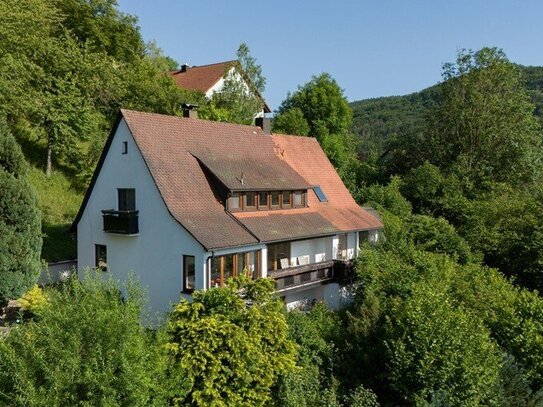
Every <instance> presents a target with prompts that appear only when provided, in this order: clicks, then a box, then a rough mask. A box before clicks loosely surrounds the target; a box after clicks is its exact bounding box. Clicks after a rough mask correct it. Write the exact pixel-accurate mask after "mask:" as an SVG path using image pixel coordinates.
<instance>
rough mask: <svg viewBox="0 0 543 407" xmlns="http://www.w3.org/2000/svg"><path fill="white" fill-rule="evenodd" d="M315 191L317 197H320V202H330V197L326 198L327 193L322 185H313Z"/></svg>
mask: <svg viewBox="0 0 543 407" xmlns="http://www.w3.org/2000/svg"><path fill="white" fill-rule="evenodd" d="M313 191H315V194H316V195H317V198H319V202H328V198H326V195H325V194H324V192H322V189H321V187H313Z"/></svg>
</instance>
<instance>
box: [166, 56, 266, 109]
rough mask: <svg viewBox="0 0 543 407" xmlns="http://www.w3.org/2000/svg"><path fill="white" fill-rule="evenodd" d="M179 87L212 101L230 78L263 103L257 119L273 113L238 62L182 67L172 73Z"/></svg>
mask: <svg viewBox="0 0 543 407" xmlns="http://www.w3.org/2000/svg"><path fill="white" fill-rule="evenodd" d="M169 74H170V76H171V77H172V78H173V80H174V81H175V83H176V84H177V86H179V87H180V88H183V89H188V90H197V91H200V92H202V93H203V94H204V95H205V97H206V98H207V99H211V97H212V96H213V93H215V92H220V91H221V89H222V88H223V86H224V81H225V79H226V78H228V77H229V76H232V77H233V78H235V79H236V80H239V81H242V82H243V83H244V84H245V86H246V90H247V92H252V93H253V94H255V95H256V96H257V97H258V98H259V99H260V100H261V101H262V110H261V111H260V112H256V113H255V116H256V117H262V116H263V115H264V114H265V113H271V109H270V108H269V106H268V105H267V103H266V101H265V100H264V98H263V97H262V95H260V93H259V92H258V91H257V90H256V89H255V88H254V86H252V84H251V81H250V79H249V78H248V77H247V75H245V73H244V72H243V69H242V68H241V66H240V65H239V62H237V61H226V62H218V63H216V64H209V65H202V66H192V67H191V66H188V65H182V66H181V69H179V70H176V71H170V72H169Z"/></svg>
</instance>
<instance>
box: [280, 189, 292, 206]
mask: <svg viewBox="0 0 543 407" xmlns="http://www.w3.org/2000/svg"><path fill="white" fill-rule="evenodd" d="M281 201H282V202H281V203H282V205H281V206H282V207H283V208H290V207H291V205H290V191H283V193H282V194H281Z"/></svg>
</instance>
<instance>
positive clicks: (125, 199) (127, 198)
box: [117, 188, 136, 211]
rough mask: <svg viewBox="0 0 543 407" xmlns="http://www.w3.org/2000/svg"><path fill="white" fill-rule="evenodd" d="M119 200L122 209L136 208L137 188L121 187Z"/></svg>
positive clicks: (130, 209)
mask: <svg viewBox="0 0 543 407" xmlns="http://www.w3.org/2000/svg"><path fill="white" fill-rule="evenodd" d="M117 192H118V202H119V210H120V211H135V210H136V190H135V189H133V188H119V189H118V190H117Z"/></svg>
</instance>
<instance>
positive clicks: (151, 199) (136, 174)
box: [77, 120, 205, 312]
mask: <svg viewBox="0 0 543 407" xmlns="http://www.w3.org/2000/svg"><path fill="white" fill-rule="evenodd" d="M123 141H126V142H128V154H122V142H123ZM117 188H135V190H136V209H138V210H139V235H138V236H124V235H117V234H112V233H105V232H103V230H102V228H103V220H102V212H101V211H102V210H103V209H115V210H116V209H118V206H117V205H118V204H117ZM95 244H102V245H106V246H107V262H108V271H107V274H108V275H111V276H113V277H114V278H116V279H119V280H121V281H124V280H125V279H126V278H127V277H128V275H129V274H130V273H132V274H134V275H135V276H136V277H137V278H138V280H139V281H140V283H141V285H142V287H143V288H144V289H146V290H147V297H148V300H149V303H148V305H149V308H150V309H152V310H153V311H159V312H165V311H167V310H168V309H169V307H170V304H171V303H176V302H178V301H179V298H180V291H181V290H182V289H183V284H182V274H183V255H192V256H195V261H196V288H203V287H204V286H205V281H204V278H205V277H204V249H203V247H202V246H201V245H200V244H199V243H198V242H197V241H196V240H195V239H194V238H193V237H192V236H191V235H190V234H189V233H188V232H187V231H186V230H185V229H184V228H183V227H182V226H181V225H180V224H179V223H178V222H177V221H176V220H175V219H174V218H173V217H172V216H171V215H170V213H169V212H168V209H167V207H166V205H165V203H164V201H163V200H162V197H161V196H160V193H159V191H158V189H157V187H156V185H155V183H154V180H153V179H152V177H151V175H150V173H149V170H148V169H147V166H146V164H145V162H144V160H143V157H142V156H141V154H140V152H139V150H138V148H137V146H136V144H135V142H134V139H133V138H132V135H131V134H130V132H129V130H128V127H127V125H126V123H125V121H124V120H121V122H120V123H119V126H118V128H117V132H116V134H115V136H114V138H113V141H112V144H111V146H110V149H109V151H108V154H107V157H106V159H105V161H104V163H103V166H102V169H101V171H100V174H99V175H98V178H97V180H96V183H95V185H94V189H93V191H92V194H91V196H90V198H89V200H88V202H87V206H86V208H85V211H84V213H83V216H82V217H81V220H80V221H79V223H78V225H77V252H78V271H79V273H80V275H82V271H83V270H84V269H85V268H86V267H94V266H95Z"/></svg>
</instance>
